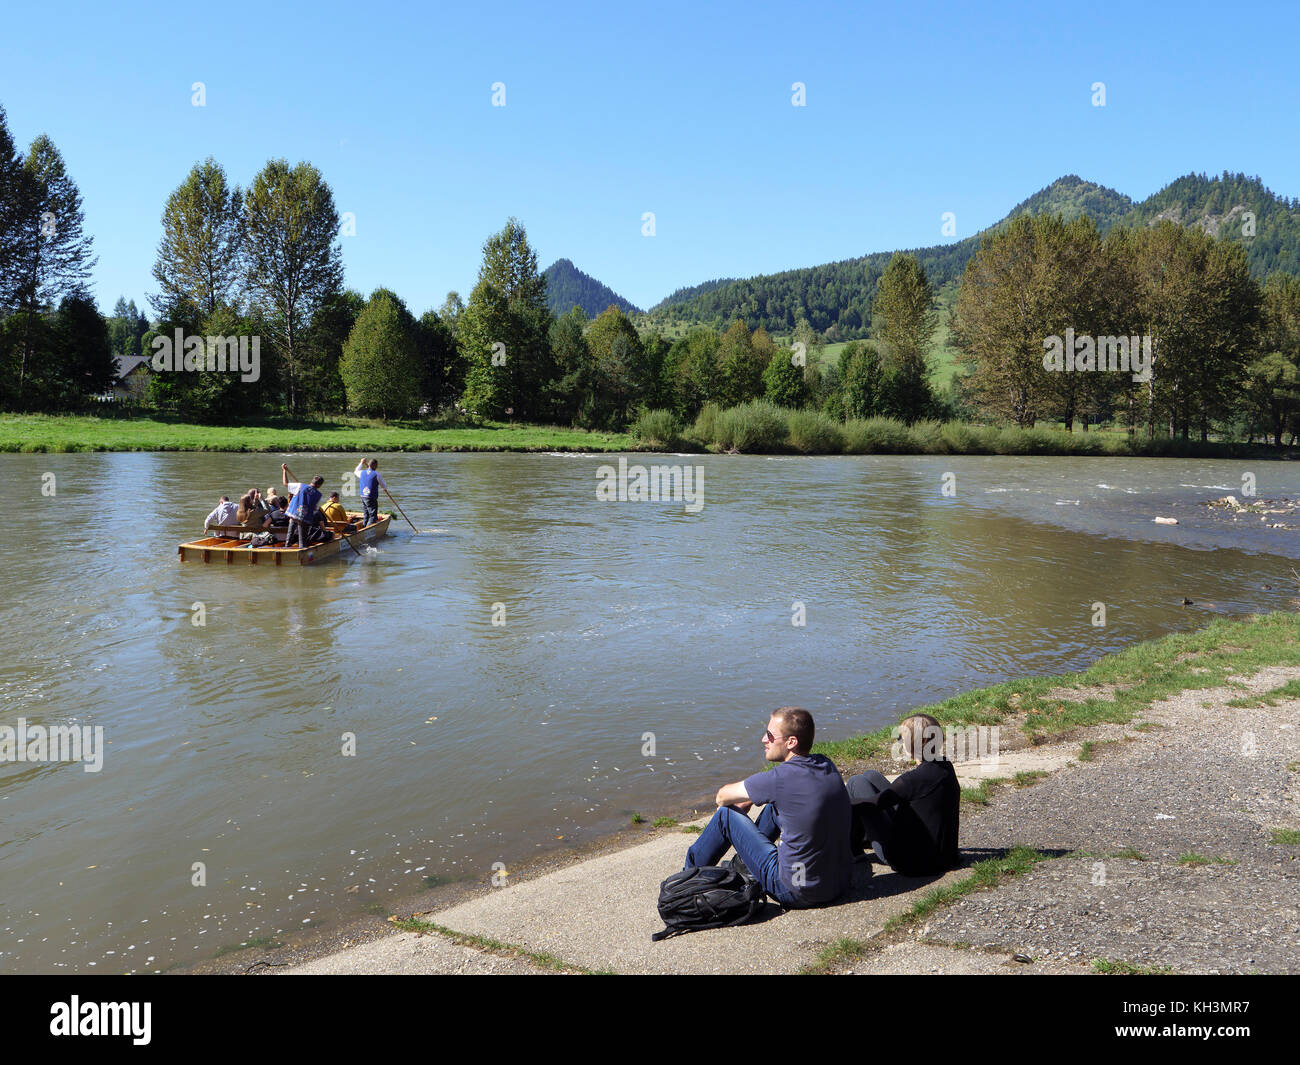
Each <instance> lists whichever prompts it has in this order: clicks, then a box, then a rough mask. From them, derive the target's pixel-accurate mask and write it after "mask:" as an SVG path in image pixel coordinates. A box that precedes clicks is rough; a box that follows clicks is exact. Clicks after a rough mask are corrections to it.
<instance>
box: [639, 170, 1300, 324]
mask: <svg viewBox="0 0 1300 1065" xmlns="http://www.w3.org/2000/svg"><path fill="white" fill-rule="evenodd" d="M1248 212H1249V213H1253V214H1254V216H1255V229H1256V232H1255V236H1254V237H1247V236H1246V234H1244V233H1243V222H1244V220H1245V215H1246V214H1247V213H1248ZM1025 213H1029V214H1057V215H1061V216H1063V217H1065V218H1067V219H1070V218H1076V217H1078V216H1079V215H1082V214H1087V215H1088V216H1090V217H1091V218H1092V219H1093V220H1094V221H1095V222H1096V223H1097V227H1098V228H1099V229H1100V230H1101V231H1102V232H1103V233H1105V232H1107V231H1108V230H1110V229H1111V228H1112V227H1114V226H1116V225H1142V224H1151V223H1153V222H1155V221H1157V220H1158V219H1160V218H1170V219H1173V220H1174V221H1177V222H1179V223H1181V224H1182V225H1186V226H1193V225H1194V226H1199V227H1201V228H1203V229H1205V230H1207V231H1208V232H1210V233H1215V234H1222V235H1223V236H1226V237H1228V238H1229V239H1233V240H1241V241H1243V242H1244V243H1245V245H1246V253H1247V257H1248V259H1249V261H1250V265H1251V271H1252V273H1254V274H1255V276H1257V277H1262V276H1264V275H1265V274H1268V273H1270V272H1272V271H1274V270H1283V271H1285V272H1287V273H1292V274H1298V275H1300V200H1290V201H1288V200H1286V199H1283V198H1281V197H1278V196H1276V195H1274V194H1273V193H1272V192H1271V191H1270V190H1269V189H1268V188H1266V187H1265V186H1264V184H1263V182H1261V181H1260V180H1259V178H1248V177H1246V176H1245V175H1244V174H1235V175H1232V174H1227V173H1225V174H1223V176H1222V177H1218V178H1208V177H1206V176H1205V175H1204V174H1201V175H1195V174H1190V175H1188V176H1186V177H1182V178H1179V179H1178V180H1177V181H1175V182H1173V183H1172V184H1170V185H1167V186H1166V187H1165V188H1163V189H1161V190H1160V191H1159V192H1157V193H1156V194H1155V195H1153V196H1150V197H1148V198H1147V199H1146V200H1143V201H1142V202H1141V203H1136V204H1135V203H1134V202H1133V201H1132V200H1131V199H1130V198H1129V197H1127V196H1125V195H1124V194H1123V193H1120V192H1116V191H1115V190H1114V189H1109V188H1106V187H1105V186H1103V185H1098V184H1096V183H1094V182H1091V181H1084V180H1083V179H1082V178H1080V177H1078V176H1077V175H1074V174H1068V175H1066V176H1065V177H1063V178H1060V179H1058V180H1057V181H1054V182H1052V184H1051V185H1049V186H1047V187H1046V188H1045V189H1042V190H1040V191H1039V192H1036V193H1034V195H1032V196H1030V197H1029V198H1028V199H1027V200H1024V201H1023V202H1021V203H1019V204H1017V205H1016V206H1015V207H1013V208H1012V209H1011V211H1010V212H1008V214H1007V216H1006V217H1005V218H1003V219H1002V220H1001V221H999V222H997V223H995V224H994V225H992V226H990V227H989V228H988V229H986V230H983V231H981V232H980V233H977V234H975V235H974V236H971V237H967V238H966V239H965V240H960V241H956V242H954V243H952V244H939V245H933V246H931V247H928V248H905V249H900V250H903V251H906V252H908V253H910V254H912V255H915V256H916V257H917V258H918V259H919V260H920V261H921V264H922V266H924V267H925V270H926V273H927V274H928V275H929V277H930V281H931V283H932V284H933V285H934V287H935V290H936V291H938V290H940V289H942V288H944V286H947V285H951V283H952V282H955V281H956V280H957V279H958V278H960V276H961V273H962V271H963V270H964V269H965V268H966V264H967V262H969V261H970V259H971V257H972V256H974V254H975V252H976V251H977V250H978V249H979V245H980V239H981V238H982V237H983V236H984V234H985V233H989V232H992V231H995V230H997V229H999V228H1001V227H1002V226H1004V225H1006V224H1007V222H1008V221H1010V220H1011V219H1012V218H1015V217H1016V216H1017V215H1021V214H1025ZM893 254H894V253H893V252H892V251H888V252H876V253H874V254H871V255H864V256H861V257H860V258H856V259H845V260H842V261H840V262H834V263H826V264H824V265H822V266H812V267H805V268H802V269H797V270H786V271H784V272H782V273H779V274H762V275H759V276H757V277H751V278H745V279H743V280H737V281H729V282H728V281H710V282H706V283H705V284H703V285H699V286H696V287H695V288H693V289H689V288H687V289H678V291H677V292H675V293H673V295H672V296H669V297H668V298H667V299H666V300H662V301H661V302H659V303H657V304H656V305H655V306H654V307H653V308H652V309H651V310H650V311H649V312H648V314H647V315H645V316H644V317H643V318H642V319H641V321H640V323H639V324H640V325H642V326H643V327H650V328H654V329H658V330H662V331H665V332H668V333H680V332H681V331H682V330H683V329H685V328H687V327H689V326H691V325H711V326H713V327H715V328H723V327H724V326H725V325H726V324H727V322H729V321H731V320H732V319H733V318H742V319H744V320H745V322H746V323H747V324H748V325H749V327H750V328H751V329H752V328H755V327H756V326H759V325H762V326H764V327H765V328H766V329H767V330H768V332H770V333H774V334H776V335H781V336H788V335H789V334H790V333H791V332H793V330H794V326H795V323H796V322H797V321H798V320H799V318H800V317H807V319H808V321H809V322H810V323H811V324H812V326H813V328H814V329H816V330H818V331H819V332H822V333H826V334H827V335H828V337H829V339H831V340H848V339H852V338H854V337H861V336H866V335H867V332H868V330H869V329H870V326H871V300H872V298H873V296H874V295H875V290H876V283H877V281H879V279H880V275H881V273H883V272H884V269H885V266H886V265H887V264H888V262H889V259H890V257H891V256H892V255H893Z"/></svg>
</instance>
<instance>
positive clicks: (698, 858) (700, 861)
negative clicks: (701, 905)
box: [683, 803, 803, 909]
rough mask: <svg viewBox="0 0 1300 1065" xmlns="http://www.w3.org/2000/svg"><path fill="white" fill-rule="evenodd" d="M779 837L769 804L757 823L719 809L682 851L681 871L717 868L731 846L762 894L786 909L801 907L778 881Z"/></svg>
mask: <svg viewBox="0 0 1300 1065" xmlns="http://www.w3.org/2000/svg"><path fill="white" fill-rule="evenodd" d="M780 834H781V826H780V825H778V824H777V821H776V807H775V806H774V805H773V804H772V803H768V804H767V805H766V806H764V807H763V812H762V813H761V814H759V815H758V824H755V823H754V822H753V821H751V820H750V819H749V818H748V817H746V816H745V815H744V814H742V813H740V812H739V811H737V810H733V809H732V808H731V807H730V806H719V807H718V810H717V813H715V814H714V815H713V820H711V821H710V822H709V823H708V825H706V826H705V828H704V831H703V832H701V833H700V835H699V838H698V839H697V840H696V841H695V842H694V843H693V844H692V845H691V848H690V850H688V851H687V852H686V865H685V866H683V868H685V869H691V868H699V867H701V866H705V865H717V864H718V860H719V859H720V858H721V857H722V856H723V855H724V854H726V853H727V848H728V847H735V848H736V854H738V855H739V856H740V860H741V861H742V862H744V863H745V866H746V868H748V869H749V871H750V872H751V873H752V874H753V876H754V879H755V880H757V881H758V882H759V883H760V884H762V885H763V890H764V891H766V892H767V893H768V894H769V895H771V896H772V898H773V899H775V900H776V901H777V902H778V903H780V904H781V905H782V906H784V907H785V908H786V909H799V908H802V906H803V903H801V902H800V901H799V898H798V896H796V895H795V894H794V892H793V891H791V890H790V888H789V887H787V886H786V885H785V884H784V883H783V882H782V880H781V868H780V862H779V860H778V858H777V855H776V842H775V841H776V837H777V836H779V835H780Z"/></svg>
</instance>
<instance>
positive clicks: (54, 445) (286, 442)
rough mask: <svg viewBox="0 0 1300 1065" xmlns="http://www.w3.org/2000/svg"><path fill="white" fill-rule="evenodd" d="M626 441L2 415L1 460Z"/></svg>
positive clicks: (516, 429)
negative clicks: (38, 455)
mask: <svg viewBox="0 0 1300 1065" xmlns="http://www.w3.org/2000/svg"><path fill="white" fill-rule="evenodd" d="M632 449H633V448H632V440H631V438H630V437H629V436H628V435H627V434H625V433H588V432H586V431H584V430H582V429H563V428H557V427H555V426H541V425H522V424H513V423H508V422H484V423H482V424H479V425H473V426H452V425H446V426H443V425H439V424H437V423H423V422H388V423H383V422H372V421H367V420H364V419H359V418H351V419H340V420H330V421H290V420H288V419H267V420H265V421H261V422H249V423H247V424H238V425H198V424H194V423H192V422H186V421H182V420H180V419H172V418H167V417H164V416H155V417H140V418H94V417H89V416H84V415H49V414H4V415H0V452H11V453H12V452H20V453H34V452H88V451H269V452H276V453H286V452H295V451H297V452H321V451H346V452H358V453H359V452H363V451H372V452H377V453H383V452H395V451H581V452H595V451H630V450H632Z"/></svg>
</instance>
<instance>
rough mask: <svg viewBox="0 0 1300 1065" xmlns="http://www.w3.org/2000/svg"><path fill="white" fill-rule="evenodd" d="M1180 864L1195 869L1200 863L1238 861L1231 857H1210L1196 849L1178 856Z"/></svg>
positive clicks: (1232, 862) (1220, 863) (1221, 863)
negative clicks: (1198, 852)
mask: <svg viewBox="0 0 1300 1065" xmlns="http://www.w3.org/2000/svg"><path fill="white" fill-rule="evenodd" d="M1178 864H1179V865H1186V866H1188V867H1189V868H1192V869H1195V868H1196V867H1197V866H1200V865H1236V864H1237V863H1236V862H1235V861H1233V860H1232V859H1231V858H1210V857H1207V856H1206V855H1204V854H1197V853H1196V852H1195V851H1186V852H1185V853H1183V854H1180V855H1179V856H1178Z"/></svg>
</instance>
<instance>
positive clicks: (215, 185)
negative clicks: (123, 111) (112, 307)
mask: <svg viewBox="0 0 1300 1065" xmlns="http://www.w3.org/2000/svg"><path fill="white" fill-rule="evenodd" d="M242 201H243V194H242V192H241V191H240V189H239V187H238V186H233V187H232V186H231V185H230V183H229V181H227V180H226V172H225V170H223V169H222V168H221V166H220V165H219V164H218V163H217V162H216V160H214V159H213V158H212V156H208V158H207V159H205V160H204V161H203V162H202V163H196V164H195V165H194V166H193V167H192V168H191V170H190V172H189V174H187V175H186V177H185V180H184V181H182V182H181V183H180V185H179V186H177V188H176V189H175V190H174V191H173V192H172V194H171V195H170V196H168V197H167V204H166V206H165V207H164V208H163V216H162V226H163V235H162V239H161V240H160V241H159V243H158V257H157V259H156V260H155V262H154V266H153V276H154V280H155V281H157V282H158V284H159V286H160V287H161V291H160V292H159V293H158V294H157V295H155V296H152V297H150V298H151V300H152V302H153V305H154V309H155V310H156V311H157V312H158V314H159V315H160V316H161V317H163V318H169V319H170V318H173V317H194V316H196V315H197V316H207V315H211V314H213V313H215V311H216V309H217V308H218V307H220V306H222V305H225V304H231V305H232V306H237V305H238V303H239V299H238V296H239V290H240V286H241V284H242V281H243V275H244V273H245V266H244V263H243V225H242V218H241V215H242V208H243V202H242Z"/></svg>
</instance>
